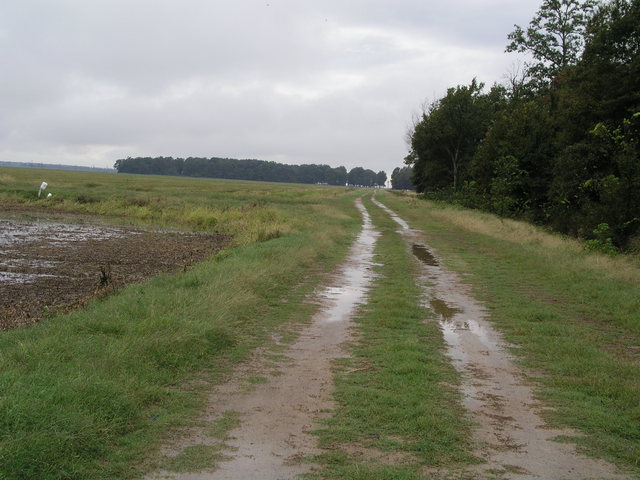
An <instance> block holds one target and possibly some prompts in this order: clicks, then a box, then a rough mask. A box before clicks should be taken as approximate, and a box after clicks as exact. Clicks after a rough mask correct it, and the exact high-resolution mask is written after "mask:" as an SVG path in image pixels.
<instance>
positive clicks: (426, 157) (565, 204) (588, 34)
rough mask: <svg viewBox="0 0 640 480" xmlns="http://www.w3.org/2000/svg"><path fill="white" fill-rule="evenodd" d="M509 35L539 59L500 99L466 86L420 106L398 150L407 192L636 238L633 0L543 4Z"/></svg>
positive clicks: (592, 233) (566, 228) (637, 64)
mask: <svg viewBox="0 0 640 480" xmlns="http://www.w3.org/2000/svg"><path fill="white" fill-rule="evenodd" d="M509 40H510V41H511V43H510V44H509V45H508V47H507V50H508V51H520V52H528V53H530V54H532V55H533V57H534V58H535V60H536V61H537V62H538V63H535V64H533V65H529V70H528V71H527V70H526V69H525V70H518V69H515V70H514V71H513V72H512V73H511V76H510V77H509V88H508V89H507V90H506V95H502V94H501V92H499V91H495V92H493V96H492V95H491V93H492V92H489V94H487V95H485V94H483V93H482V92H481V88H478V86H477V85H475V86H474V83H472V84H471V86H469V87H457V88H455V89H449V90H448V91H447V95H446V96H445V97H444V98H443V99H441V100H438V101H436V102H434V103H432V104H431V105H430V106H429V108H428V110H427V112H425V114H424V115H423V117H422V119H421V121H420V122H418V123H417V124H416V125H415V129H414V131H413V132H412V135H411V150H410V152H409V155H408V156H407V158H406V163H407V164H409V165H412V166H413V180H414V182H415V183H416V185H417V187H418V191H420V192H425V193H429V195H431V196H439V197H440V198H443V199H448V200H451V201H455V202H459V203H462V204H464V205H467V206H473V207H477V208H483V209H486V210H490V211H493V212H496V213H498V214H499V215H502V216H511V217H521V218H526V219H529V220H532V221H535V222H538V223H544V224H547V225H551V226H552V227H554V228H555V229H557V230H559V231H562V232H565V233H569V234H573V235H578V236H582V237H585V238H588V239H589V238H591V239H592V240H591V242H595V244H596V245H604V246H605V247H606V249H607V251H609V250H610V249H612V248H614V245H617V246H618V247H625V246H629V245H632V244H634V242H635V244H636V245H640V0H611V1H609V2H607V3H603V4H600V5H599V6H598V7H597V8H596V7H594V3H593V2H592V1H590V0H585V1H578V0H544V1H543V3H542V5H541V7H540V9H539V11H538V12H537V13H536V16H535V17H534V19H533V20H532V21H531V23H530V24H529V28H528V29H527V30H526V31H525V30H523V29H522V28H520V27H518V26H516V30H515V31H514V32H512V33H511V34H510V35H509ZM527 75H529V80H527ZM501 95H502V96H501ZM453 106H455V108H452V107H453ZM449 111H453V112H455V114H456V115H457V116H456V115H452V114H450V112H449ZM481 112H487V114H486V115H484V116H483V115H482V113H481ZM472 119H477V120H478V121H476V122H474V121H472ZM453 132H457V133H458V136H456V135H455V134H454V133H453ZM461 132H464V135H462V134H461ZM452 145H456V146H459V148H458V150H457V152H458V156H457V157H455V156H454V155H452V154H451V152H455V151H456V150H454V149H453V148H452ZM452 158H453V160H452ZM455 163H457V166H456V165H455ZM398 174H399V171H398V172H396V171H395V170H394V175H392V184H394V185H395V183H394V177H395V175H398ZM451 178H453V179H454V180H453V182H451ZM447 183H449V184H451V183H453V185H454V186H455V187H457V188H453V189H449V191H447ZM634 239H635V240H634Z"/></svg>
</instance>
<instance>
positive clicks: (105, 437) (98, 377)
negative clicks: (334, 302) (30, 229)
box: [0, 169, 359, 480]
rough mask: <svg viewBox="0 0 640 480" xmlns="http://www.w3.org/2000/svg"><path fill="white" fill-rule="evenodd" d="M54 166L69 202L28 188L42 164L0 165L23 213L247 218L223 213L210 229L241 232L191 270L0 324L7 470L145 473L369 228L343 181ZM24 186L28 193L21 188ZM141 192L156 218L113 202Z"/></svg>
mask: <svg viewBox="0 0 640 480" xmlns="http://www.w3.org/2000/svg"><path fill="white" fill-rule="evenodd" d="M45 174H46V176H45V177H39V178H37V182H35V183H36V184H37V183H39V181H40V180H47V181H48V182H49V184H50V188H51V190H52V191H53V192H54V195H56V196H58V197H62V198H63V200H62V201H59V202H58V203H51V204H47V203H45V201H42V200H40V201H38V200H34V199H33V198H31V197H29V196H28V195H27V193H28V192H27V191H26V187H24V185H25V184H27V183H28V182H29V181H30V180H29V179H28V178H27V177H29V178H31V177H32V176H33V175H36V173H35V171H32V170H27V169H25V170H20V169H0V201H2V202H5V200H6V201H7V203H3V205H9V204H10V205H12V206H14V207H15V206H18V207H20V209H21V210H20V214H21V215H35V214H34V212H35V211H42V210H43V209H44V210H45V213H48V212H60V211H64V212H67V213H69V212H84V213H86V212H91V211H95V212H100V211H101V209H102V207H104V212H103V213H104V216H103V217H102V219H103V221H106V222H120V223H127V222H134V223H140V222H142V223H149V224H152V225H159V224H162V225H166V226H169V227H173V226H180V227H182V228H188V227H190V226H193V225H191V224H190V223H189V222H188V221H187V222H185V223H181V219H180V218H179V216H180V212H183V213H184V212H188V211H191V210H193V209H197V208H198V207H199V206H202V205H204V206H205V207H206V208H208V209H211V210H212V211H213V210H216V211H217V210H220V211H233V212H234V213H233V215H232V216H230V217H223V218H226V219H227V220H228V221H231V220H229V219H233V218H235V216H238V218H239V220H238V221H237V222H236V223H235V224H233V225H227V224H225V223H224V222H218V223H216V225H215V227H212V229H213V230H219V231H225V232H227V233H232V234H234V235H235V238H236V240H237V239H238V238H240V239H241V240H237V241H236V245H237V246H236V247H235V248H228V249H226V250H225V251H223V252H222V253H221V254H219V255H217V256H215V257H214V258H212V259H210V260H208V261H205V262H202V263H200V264H198V265H196V266H195V267H194V268H193V269H191V270H189V271H187V272H184V273H180V274H176V275H172V276H161V277H157V278H155V279H152V280H151V281H149V282H147V283H145V284H140V285H131V286H129V287H127V288H125V289H123V290H122V291H120V292H118V293H117V294H114V295H111V296H108V297H106V298H103V299H100V300H96V301H94V302H92V303H91V304H90V305H89V307H88V308H87V309H85V310H83V311H76V312H74V313H72V314H69V315H65V316H59V317H53V318H51V319H47V320H44V321H42V322H41V323H40V324H38V325H36V326H34V327H32V328H24V329H19V330H14V331H8V332H2V333H0V478H2V479H3V480H13V479H16V480H17V479H24V478H38V479H123V478H132V477H135V476H137V475H139V474H140V472H141V469H144V468H145V463H144V461H143V460H144V459H145V458H148V457H149V456H152V452H153V451H154V449H156V448H157V447H158V446H159V445H160V443H161V441H162V439H163V438H165V437H166V435H168V432H170V431H171V429H173V428H176V427H178V426H180V425H185V424H188V423H189V422H190V421H193V419H194V418H195V416H196V415H197V412H198V409H199V407H201V406H202V404H203V401H204V399H205V398H206V395H205V390H206V388H207V386H208V385H211V384H212V383H216V382H220V381H222V380H223V379H224V375H225V373H227V372H228V371H229V369H230V368H232V366H233V365H234V364H236V363H237V362H239V361H242V359H244V358H246V357H247V355H248V354H249V353H250V352H251V351H252V350H253V349H254V348H255V347H257V346H259V345H261V344H263V343H264V342H266V341H269V339H270V334H271V332H272V331H273V330H274V329H278V328H280V329H283V328H286V326H287V325H288V324H290V323H293V324H295V323H300V322H305V321H307V320H308V319H309V318H310V316H311V315H312V313H313V310H314V308H315V307H314V306H313V305H310V304H307V303H305V302H304V301H303V300H304V298H305V297H306V295H308V294H310V293H311V292H312V291H313V289H314V287H315V286H316V285H317V284H318V283H319V282H320V281H322V279H323V278H325V275H326V274H327V273H328V272H329V271H330V270H331V269H332V268H333V266H335V264H336V263H337V262H339V261H340V260H341V258H342V257H343V256H344V255H345V253H346V251H347V248H348V246H349V244H350V243H351V241H352V239H353V235H354V234H355V232H356V231H357V228H358V226H359V216H358V214H357V211H356V210H355V207H354V205H353V197H354V192H350V191H348V190H346V189H339V188H320V187H312V186H309V187H301V186H293V185H273V184H271V185H270V184H246V183H234V182H217V181H214V180H198V179H174V178H164V177H156V178H150V177H133V176H120V175H109V174H86V173H78V172H51V171H46V172H43V175H45ZM36 187H37V185H36ZM21 189H24V191H25V194H24V199H20V198H19V195H18V194H16V192H19V191H20V190H21ZM87 189H97V190H99V191H100V193H96V197H100V198H104V199H105V200H104V202H103V201H102V200H100V201H96V202H90V203H78V202H77V201H76V200H72V199H70V197H73V196H74V195H79V194H81V193H83V192H84V193H86V190H87ZM132 191H139V192H141V193H140V194H144V195H145V196H148V198H149V205H153V208H150V210H151V211H152V215H151V216H150V217H149V218H143V217H144V216H134V217H129V216H128V215H130V214H131V211H119V210H118V209H117V208H114V207H113V205H116V204H117V202H119V201H120V200H118V199H122V198H127V197H128V196H129V195H131V192H132ZM113 199H116V200H113ZM114 202H116V203H114ZM257 202H260V204H259V205H258V204H257ZM156 204H159V205H166V206H167V210H168V212H169V213H166V212H165V211H164V209H163V208H161V207H156V206H155V205H156ZM87 205H88V206H90V207H91V208H88V207H87V208H85V207H84V206H87ZM101 205H102V207H101ZM172 212H173V213H172ZM176 212H177V213H176ZM240 212H245V213H246V217H247V218H240ZM310 212H312V214H310ZM138 213H139V212H138ZM38 215H40V213H38ZM107 215H108V216H107ZM134 215H135V212H134ZM174 215H177V216H174ZM227 220H225V221H227ZM274 225H277V228H276V229H277V231H278V235H266V236H264V235H262V234H261V233H260V232H263V233H264V232H274V231H275V230H274ZM283 300H284V301H283ZM285 333H286V332H285ZM191 453H193V454H194V458H195V457H197V458H200V457H201V456H202V455H201V454H203V452H195V451H194V452H191ZM209 453H211V452H204V455H205V457H206V456H207V455H208V454H209ZM197 458H196V460H197ZM196 460H193V459H186V463H187V464H189V463H193V462H194V461H196Z"/></svg>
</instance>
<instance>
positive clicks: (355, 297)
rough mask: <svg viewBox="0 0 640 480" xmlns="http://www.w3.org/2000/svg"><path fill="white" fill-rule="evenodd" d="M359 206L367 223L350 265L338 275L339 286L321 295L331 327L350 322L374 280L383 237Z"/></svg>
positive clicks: (363, 224) (331, 287) (359, 236)
mask: <svg viewBox="0 0 640 480" xmlns="http://www.w3.org/2000/svg"><path fill="white" fill-rule="evenodd" d="M356 206H357V207H358V209H359V210H360V213H361V215H362V219H363V223H362V231H361V232H360V234H359V235H358V238H357V239H356V241H355V244H354V246H353V248H352V249H351V254H350V256H349V262H348V263H346V264H345V265H344V266H343V267H342V268H341V270H340V271H339V272H338V274H337V278H338V279H339V281H338V282H337V284H334V285H333V286H329V287H325V288H324V290H322V291H321V292H320V293H319V296H320V297H321V298H323V299H326V300H327V301H328V302H327V305H328V307H327V308H326V309H325V314H324V321H326V322H330V323H331V322H340V321H345V320H348V319H349V318H350V317H351V316H352V315H353V313H354V311H355V309H356V308H357V307H358V306H359V305H361V304H362V303H364V302H365V300H366V291H367V287H368V286H369V284H370V283H371V280H372V278H373V271H372V268H373V266H374V263H373V247H374V246H375V242H376V240H377V238H378V235H379V234H378V232H376V231H375V230H374V229H373V224H372V223H371V217H369V213H368V212H367V210H366V209H365V208H364V206H363V205H362V202H357V203H356Z"/></svg>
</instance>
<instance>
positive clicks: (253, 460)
mask: <svg viewBox="0 0 640 480" xmlns="http://www.w3.org/2000/svg"><path fill="white" fill-rule="evenodd" d="M356 205H357V207H358V209H359V210H360V212H361V214H362V217H363V229H362V232H361V233H360V235H359V236H358V238H357V240H356V242H355V243H354V245H353V246H352V248H351V250H350V253H349V256H348V260H347V261H346V263H344V264H343V265H342V266H341V267H340V268H339V269H338V271H337V272H336V274H335V275H334V277H333V280H332V282H331V284H330V285H329V286H327V287H325V288H324V289H322V290H321V291H320V292H319V293H318V297H319V300H320V303H321V308H320V310H319V311H318V313H317V314H316V315H315V316H314V317H313V319H312V321H311V323H310V324H309V325H308V326H306V327H305V328H304V329H303V330H302V331H301V333H300V336H299V337H298V339H297V340H296V341H295V342H294V343H293V344H292V345H290V346H287V347H286V350H285V352H284V354H285V355H286V359H285V360H281V361H279V363H278V365H277V368H278V370H277V372H276V375H273V373H274V372H273V365H270V364H269V361H268V360H267V358H266V357H267V355H265V353H266V352H258V353H257V354H256V355H255V358H254V359H253V361H252V362H249V363H248V364H247V365H245V367H244V368H243V369H242V370H241V371H240V372H239V373H238V374H237V375H236V376H234V379H233V381H231V382H230V383H228V384H225V385H222V386H220V387H219V388H217V389H216V390H215V391H214V392H212V394H211V396H210V399H209V406H208V408H207V411H206V413H205V415H204V416H203V418H202V419H201V422H199V423H201V424H202V425H204V427H202V428H197V429H193V430H191V431H190V432H187V433H186V434H185V435H184V437H182V438H181V439H179V440H177V441H175V442H174V443H173V444H172V445H168V446H167V448H166V449H165V451H164V454H165V456H166V457H168V459H170V458H171V457H174V458H176V457H179V456H180V455H184V454H185V452H187V451H188V450H189V449H190V448H194V447H197V446H198V445H204V446H208V447H212V448H216V447H218V448H219V449H220V453H221V458H219V459H218V461H216V462H212V463H211V464H210V465H208V466H206V467H205V468H201V469H189V468H188V469H187V470H191V471H188V472H181V473H177V472H171V471H168V470H162V471H158V472H154V473H152V474H150V475H149V476H147V477H146V478H147V479H148V480H151V479H166V478H170V479H180V480H196V479H198V480H201V479H207V480H216V479H234V480H243V479H247V480H248V479H258V478H259V479H264V480H269V479H273V480H275V479H289V478H296V477H297V475H298V474H302V473H305V472H309V471H311V470H312V469H313V465H311V464H310V463H307V462H305V457H307V456H309V455H312V454H314V453H318V450H317V448H316V446H315V444H316V442H315V438H314V437H313V436H312V435H311V434H310V431H311V430H313V429H314V428H317V426H318V425H317V423H316V422H317V420H318V419H320V418H321V417H322V415H323V412H324V411H326V410H327V409H330V408H332V407H334V405H333V403H332V400H331V392H332V390H333V383H332V362H333V361H334V360H335V359H336V358H339V357H341V356H345V355H347V352H346V350H345V349H344V348H343V346H342V344H343V343H344V342H345V341H346V340H348V339H349V328H350V326H351V317H352V316H353V314H354V312H355V309H356V308H357V306H358V305H359V304H361V303H363V302H364V301H365V299H366V291H367V287H368V285H369V284H370V282H371V280H372V272H371V267H372V259H373V248H374V244H375V242H376V237H377V235H378V234H377V232H376V231H375V230H374V229H373V226H372V224H371V220H370V219H369V215H368V213H367V211H366V210H365V208H364V207H363V205H362V202H361V201H360V200H358V201H357V203H356ZM276 340H277V339H276ZM256 379H258V380H257V382H258V383H257V384H255V383H256ZM252 381H253V383H254V384H253V385H251V382H252ZM248 385H249V388H248ZM225 416H227V417H229V416H233V417H235V418H237V419H238V420H239V422H240V424H239V426H237V427H236V428H234V429H232V430H231V431H230V432H228V435H227V436H226V438H225V439H224V440H217V439H216V438H214V437H213V436H211V435H210V434H208V433H207V432H210V426H211V425H213V424H215V423H216V421H219V419H221V418H224V417H225Z"/></svg>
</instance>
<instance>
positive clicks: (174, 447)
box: [146, 199, 626, 480]
mask: <svg viewBox="0 0 640 480" xmlns="http://www.w3.org/2000/svg"><path fill="white" fill-rule="evenodd" d="M374 203H376V204H377V205H378V206H379V207H380V208H382V209H384V210H385V211H387V212H388V213H389V214H390V215H391V216H392V218H393V219H394V220H395V221H396V222H397V223H398V225H399V226H400V233H401V234H402V236H403V238H404V240H405V241H406V243H407V248H409V249H410V250H411V251H412V252H413V254H414V256H415V258H416V262H418V263H419V264H420V266H421V277H420V278H419V279H418V280H419V283H420V284H421V285H422V286H423V288H424V302H425V304H426V305H427V306H428V307H429V308H431V309H432V310H433V312H434V313H435V314H436V315H437V318H438V322H439V326H440V327H441V330H442V332H443V335H444V339H445V341H446V344H447V353H448V355H449V357H450V358H451V361H452V363H453V364H454V366H455V367H456V368H457V369H458V370H459V371H460V372H461V374H462V377H463V382H462V386H461V389H462V393H463V396H464V404H465V407H466V408H467V409H468V412H469V415H470V417H471V419H472V420H473V422H474V423H475V424H476V426H475V428H474V431H473V440H474V454H475V455H476V456H478V457H480V458H482V459H484V461H485V463H482V464H480V465H478V466H473V467H469V468H463V469H459V470H456V471H451V470H446V471H443V470H432V469H431V470H426V469H425V471H424V474H425V478H465V479H476V478H478V479H515V480H525V479H545V480H551V479H553V480H561V479H566V480H578V479H580V480H586V479H621V478H626V477H624V476H623V475H622V474H620V473H619V472H617V471H616V469H615V468H614V467H612V466H611V465H609V464H607V463H605V462H603V461H599V460H596V459H592V458H588V457H585V456H583V455H580V454H579V453H577V452H576V449H575V447H574V446H573V445H571V444H568V443H559V442H556V441H554V438H555V437H557V436H559V435H564V436H572V435H576V433H575V432H572V431H567V430H557V429H551V428H549V427H548V426H547V425H545V423H544V421H543V420H542V418H541V416H540V414H539V412H540V410H541V409H542V408H543V406H542V405H541V404H540V403H539V402H538V400H536V398H535V395H534V392H533V389H532V385H531V383H530V382H529V381H528V380H527V372H526V371H525V370H524V369H522V368H520V367H519V366H517V364H516V362H515V360H514V358H513V357H512V356H511V355H510V354H509V352H508V345H506V344H505V342H504V340H503V339H502V337H501V336H500V334H499V333H498V332H497V331H496V330H495V328H494V327H493V326H492V324H491V322H490V321H489V319H488V314H487V312H486V311H485V309H484V308H483V307H482V305H481V304H480V303H479V302H477V301H476V300H475V299H474V298H473V296H472V295H471V293H470V289H469V288H468V286H467V285H465V284H464V283H463V282H462V281H461V280H460V278H459V277H458V276H457V275H456V274H454V273H453V272H451V271H449V270H447V269H446V268H445V267H444V266H443V264H442V261H441V259H439V258H438V256H437V254H436V253H435V252H434V251H433V249H431V248H430V247H429V246H428V245H426V244H425V243H424V234H423V232H420V231H417V230H413V229H411V228H410V227H409V225H408V224H407V223H406V222H405V221H404V220H403V219H401V218H400V217H398V215H396V214H395V212H393V211H391V210H389V209H388V208H387V207H386V206H384V205H383V204H382V203H380V202H378V201H377V200H375V199H374ZM357 206H358V208H359V210H360V212H361V214H362V217H363V230H362V233H361V234H360V235H359V237H358V239H357V241H356V242H355V244H354V245H353V247H352V249H351V251H350V255H349V257H348V260H347V261H346V262H345V263H344V264H343V265H342V267H341V268H340V269H339V270H338V271H337V272H336V274H335V276H334V277H333V280H332V282H331V284H330V285H329V286H327V287H325V288H324V289H323V290H321V291H320V292H318V295H317V297H318V299H319V300H320V303H321V308H320V310H319V311H318V313H317V314H316V315H315V316H314V317H313V319H312V321H311V323H310V324H309V325H307V326H304V327H303V328H302V329H301V331H300V334H299V337H298V338H297V340H296V341H295V342H293V343H292V344H284V343H280V344H279V341H278V340H279V339H278V338H277V337H276V338H274V342H275V344H279V346H280V347H281V349H282V353H283V354H284V356H285V358H284V359H279V360H275V361H274V360H273V359H270V352H269V350H268V349H265V350H263V351H259V352H257V353H256V354H255V356H254V358H253V359H252V361H250V362H248V363H247V364H246V365H244V367H242V368H241V369H240V371H238V372H236V374H235V375H234V377H233V380H232V381H230V382H229V383H227V384H224V385H221V386H219V387H217V388H216V389H215V390H214V391H213V392H212V393H211V395H210V398H209V402H208V408H207V409H206V412H205V413H204V415H203V416H202V418H201V419H200V420H199V422H198V424H199V425H200V426H199V427H197V428H192V429H190V430H189V431H188V432H185V434H184V435H181V436H180V437H179V438H177V439H176V440H174V441H173V442H171V443H170V444H169V445H167V446H166V448H165V449H164V451H163V455H164V460H161V464H164V465H171V464H173V465H176V464H178V463H180V462H176V461H173V460H176V459H180V458H182V457H184V458H188V457H189V452H190V451H194V449H197V448H199V447H203V448H209V449H210V452H212V453H213V455H211V456H210V459H209V460H207V461H205V462H204V464H203V462H200V463H198V464H194V465H188V462H186V463H187V465H186V467H185V466H184V462H182V465H183V466H182V467H181V468H180V469H175V468H174V469H173V470H172V469H171V468H164V469H159V470H158V471H155V472H153V473H152V474H149V475H148V476H147V477H146V479H147V480H159V479H178V480H205V479H206V480H218V479H236V480H242V479H256V478H260V479H292V478H297V476H298V475H300V474H304V473H309V472H313V471H314V468H315V467H314V465H313V464H312V463H310V462H309V461H308V459H309V457H310V456H312V455H314V454H316V453H319V450H318V448H317V446H316V441H315V439H314V437H313V436H312V435H311V434H310V431H311V430H313V429H315V428H317V426H318V424H317V422H318V420H319V419H321V418H322V417H323V415H326V413H324V412H326V411H327V410H329V409H331V408H333V407H334V406H335V405H334V404H333V402H332V400H331V393H332V391H333V383H332V363H333V362H334V361H335V359H337V358H340V357H343V356H346V355H348V352H347V351H346V350H345V348H344V345H343V344H344V343H345V341H348V340H349V338H350V327H351V318H352V316H353V314H354V312H355V309H356V308H357V306H358V305H359V304H362V303H363V302H365V301H366V292H367V289H368V286H369V284H370V283H371V281H372V277H373V274H372V272H371V268H372V261H373V248H374V245H375V242H376V238H377V236H378V233H377V232H376V231H375V230H374V228H373V226H372V224H371V221H370V219H369V215H368V213H367V212H366V210H365V208H364V207H363V205H362V203H361V202H360V201H358V202H357ZM271 356H272V355H271ZM225 419H234V421H235V422H237V424H235V426H234V427H233V428H230V429H228V431H227V432H226V434H225V435H222V438H219V437H220V436H216V435H215V434H213V433H212V426H214V425H216V424H220V422H224V421H225ZM214 430H215V429H214ZM176 470H180V471H176Z"/></svg>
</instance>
